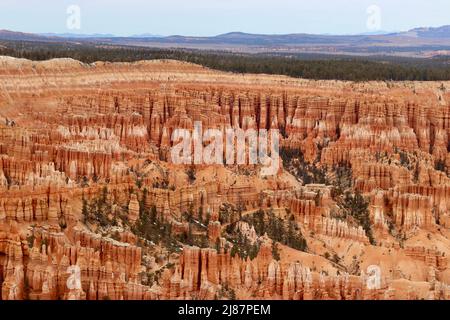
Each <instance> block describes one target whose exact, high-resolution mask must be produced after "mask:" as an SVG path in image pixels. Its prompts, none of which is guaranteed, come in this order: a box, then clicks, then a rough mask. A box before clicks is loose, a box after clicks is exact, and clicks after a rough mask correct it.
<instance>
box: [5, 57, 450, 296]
mask: <svg viewBox="0 0 450 320" xmlns="http://www.w3.org/2000/svg"><path fill="white" fill-rule="evenodd" d="M198 121H201V122H202V125H203V128H204V129H208V128H210V129H219V130H221V131H223V130H226V129H227V128H240V129H243V130H247V129H256V130H258V129H277V130H279V133H280V146H281V149H280V157H281V160H282V165H281V167H280V170H279V171H278V172H277V174H275V175H272V176H261V174H260V171H261V169H262V168H261V166H260V165H252V164H246V165H206V164H203V165H179V164H174V163H172V162H171V161H170V156H169V155H170V150H171V147H172V146H173V141H172V140H171V136H172V133H173V131H174V130H176V129H179V128H184V129H189V130H190V129H192V128H193V126H194V123H195V122H198ZM449 151H450V82H342V81H313V80H302V79H294V78H288V77H284V76H269V75H252V74H245V75H243V74H233V73H226V72H218V71H213V70H209V69H206V68H203V67H201V66H198V65H194V64H189V63H183V62H177V61H171V60H157V61H142V62H136V63H106V62H97V63H94V64H83V63H80V62H78V61H75V60H71V59H56V60H49V61H43V62H34V61H29V60H23V59H15V58H10V57H0V287H1V295H0V297H1V299H3V300H21V299H33V300H49V299H51V300H53V299H86V300H104V299H112V300H119V299H124V300H141V299H142V300H144V299H295V300H311V299H318V300H320V299H324V300H325V299H336V300H355V299H368V300H369V299H387V300H389V299H412V300H417V299H450V270H449V267H448V255H449V254H450V176H449V175H450V152H449Z"/></svg>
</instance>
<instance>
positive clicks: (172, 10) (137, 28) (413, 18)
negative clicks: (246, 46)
mask: <svg viewBox="0 0 450 320" xmlns="http://www.w3.org/2000/svg"><path fill="white" fill-rule="evenodd" d="M70 5H78V7H79V8H80V25H79V26H80V29H73V28H72V29H70V28H68V27H67V20H68V18H69V14H67V8H68V7H69V6H70ZM371 5H377V6H378V7H379V8H380V10H381V11H380V19H379V21H380V24H379V28H380V29H381V30H387V31H400V30H407V29H411V28H414V27H417V26H440V25H445V24H450V1H449V0H0V29H10V30H15V31H23V32H34V33H43V32H55V33H67V32H71V33H85V34H88V33H113V34H117V35H131V34H141V33H152V34H160V35H171V34H182V35H201V36H204V35H217V34H221V33H226V32H230V31H243V32H249V33H268V34H272V33H278V34H282V33H302V32H305V33H331V34H351V33H353V34H354V33H365V32H370V31H373V30H371V29H369V28H368V27H367V20H368V18H369V14H368V13H367V8H369V7H370V6H371ZM72 12H73V11H72ZM75 25H76V24H75ZM72 26H73V24H72Z"/></svg>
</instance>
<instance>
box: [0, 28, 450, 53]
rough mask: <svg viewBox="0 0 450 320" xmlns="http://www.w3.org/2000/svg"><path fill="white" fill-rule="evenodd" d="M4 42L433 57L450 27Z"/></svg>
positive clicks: (14, 35)
mask: <svg viewBox="0 0 450 320" xmlns="http://www.w3.org/2000/svg"><path fill="white" fill-rule="evenodd" d="M0 40H21V41H44V42H62V41H67V42H89V43H91V44H92V43H98V44H102V45H105V44H110V45H127V46H144V47H160V48H189V49H207V50H228V51H237V52H248V53H262V52H264V53H267V52H270V53H277V54H299V53H325V54H350V55H394V56H395V55H399V56H434V55H437V54H447V51H448V52H450V25H448V26H442V27H437V28H415V29H412V30H409V31H405V32H393V33H385V32H376V33H374V34H372V33H370V34H360V35H314V34H306V33H295V34H284V35H277V34H250V33H244V32H230V33H225V34H221V35H217V36H212V37H194V36H181V35H173V36H168V37H164V36H158V35H154V34H149V33H145V34H139V35H133V36H129V37H121V36H114V35H111V34H91V35H83V34H68V33H67V34H53V33H47V34H30V33H22V32H14V31H9V30H0Z"/></svg>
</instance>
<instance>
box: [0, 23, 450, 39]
mask: <svg viewBox="0 0 450 320" xmlns="http://www.w3.org/2000/svg"><path fill="white" fill-rule="evenodd" d="M442 27H450V23H449V24H448V25H440V26H433V27H430V26H416V27H413V28H411V29H407V30H378V31H372V32H370V31H368V32H362V33H348V34H339V33H307V32H289V33H252V32H244V31H239V30H233V31H229V32H225V33H220V34H213V35H205V36H203V35H202V36H200V35H186V34H167V35H164V34H153V33H151V32H145V31H143V32H141V33H136V34H127V35H118V34H113V33H79V32H62V33H58V32H27V31H22V30H11V29H6V28H1V27H0V31H9V32H17V33H25V34H34V35H40V36H75V37H99V36H104V37H118V38H119V37H125V38H126V37H139V36H143V37H161V38H162V37H176V36H182V37H200V38H202V37H205V38H207V37H217V36H222V35H227V34H233V33H241V34H249V35H268V36H277V35H279V36H282V35H290V34H308V35H317V36H362V35H386V34H394V33H403V32H408V31H411V30H414V29H422V28H423V29H438V28H442Z"/></svg>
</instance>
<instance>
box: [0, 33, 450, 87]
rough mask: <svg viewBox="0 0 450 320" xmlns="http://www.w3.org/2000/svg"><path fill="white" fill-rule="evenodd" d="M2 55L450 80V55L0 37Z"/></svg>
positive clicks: (348, 76) (338, 77)
mask: <svg viewBox="0 0 450 320" xmlns="http://www.w3.org/2000/svg"><path fill="white" fill-rule="evenodd" d="M0 55H7V56H12V57H18V58H26V59H30V60H48V59H53V58H73V59H76V60H79V61H82V62H85V63H92V62H95V61H110V62H132V61H138V60H153V59H174V60H180V61H186V62H192V63H196V64H200V65H203V66H205V67H209V68H212V69H216V70H222V71H231V72H236V73H265V74H279V75H287V76H291V77H296V78H305V79H317V80H319V79H325V80H328V79H336V80H350V81H369V80H382V81H383V80H384V81H391V80H392V81H406V80H411V81H414V80H420V81H444V80H450V57H439V58H429V59H413V58H393V57H348V56H324V55H317V56H315V55H311V54H310V55H307V56H306V55H305V56H302V55H289V56H285V55H269V54H236V53H231V52H217V51H199V50H183V49H154V48H145V47H127V46H111V45H99V44H88V43H84V44H80V43H73V42H70V43H44V42H31V41H0Z"/></svg>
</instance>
